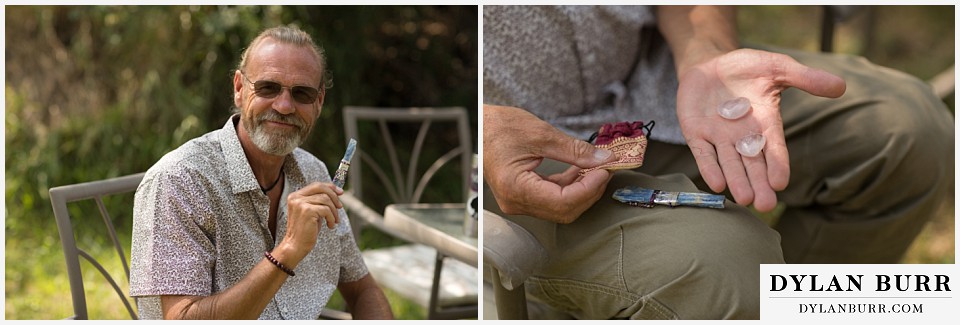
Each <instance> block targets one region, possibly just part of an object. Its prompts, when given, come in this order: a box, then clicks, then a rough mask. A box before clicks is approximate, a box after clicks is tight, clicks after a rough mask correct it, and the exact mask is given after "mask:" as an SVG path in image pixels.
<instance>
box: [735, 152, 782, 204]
mask: <svg viewBox="0 0 960 325" xmlns="http://www.w3.org/2000/svg"><path fill="white" fill-rule="evenodd" d="M743 165H744V168H746V170H747V177H749V181H750V185H751V188H752V190H753V207H754V209H757V211H761V212H766V211H770V210H773V208H774V207H776V206H777V194H776V193H774V191H773V189H772V188H770V182H769V181H768V180H767V166H766V165H767V163H766V161H764V158H763V157H760V156H757V157H743ZM738 202H739V201H738Z"/></svg>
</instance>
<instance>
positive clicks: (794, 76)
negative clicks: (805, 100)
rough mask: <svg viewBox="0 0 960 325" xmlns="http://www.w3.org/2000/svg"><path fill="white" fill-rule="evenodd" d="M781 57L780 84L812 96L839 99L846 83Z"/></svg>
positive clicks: (826, 73) (833, 76) (828, 74)
mask: <svg viewBox="0 0 960 325" xmlns="http://www.w3.org/2000/svg"><path fill="white" fill-rule="evenodd" d="M783 57H784V58H782V61H781V64H782V71H783V76H782V78H783V79H782V80H780V82H781V83H782V84H784V85H787V86H791V87H796V88H798V89H800V90H803V91H806V92H808V93H810V94H812V95H816V96H820V97H829V98H837V97H840V96H842V95H843V93H844V92H845V91H846V89H847V83H846V82H845V81H843V79H842V78H840V77H838V76H836V75H833V74H831V73H829V72H826V71H823V70H820V69H815V68H811V67H808V66H805V65H803V64H800V63H799V62H797V61H796V60H794V59H793V58H790V57H788V56H786V55H783Z"/></svg>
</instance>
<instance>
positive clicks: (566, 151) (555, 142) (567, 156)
mask: <svg viewBox="0 0 960 325" xmlns="http://www.w3.org/2000/svg"><path fill="white" fill-rule="evenodd" d="M547 127H549V129H548V131H545V132H544V133H545V134H543V135H542V136H543V137H542V140H544V142H545V143H543V144H541V146H540V147H539V148H540V150H541V152H540V155H541V156H543V157H545V158H550V159H554V160H557V161H561V162H565V163H568V164H571V165H574V166H577V167H580V168H590V167H596V166H599V165H602V164H604V163H606V162H613V161H616V160H617V157H616V156H614V154H613V151H610V150H606V149H599V148H597V147H595V146H593V145H592V144H590V143H588V142H586V141H583V140H578V139H576V138H574V137H571V136H569V135H567V134H565V133H563V132H561V131H560V130H557V129H555V128H553V127H552V126H549V125H547Z"/></svg>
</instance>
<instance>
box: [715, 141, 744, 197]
mask: <svg viewBox="0 0 960 325" xmlns="http://www.w3.org/2000/svg"><path fill="white" fill-rule="evenodd" d="M717 157H718V161H719V163H720V169H721V170H723V176H724V178H725V179H726V181H727V186H728V187H729V188H730V194H732V195H733V198H734V200H735V201H737V203H738V204H741V205H750V203H753V188H752V187H751V186H750V179H749V178H747V174H746V172H745V169H744V166H743V157H742V156H740V153H739V152H737V149H735V148H734V147H733V145H732V144H727V145H720V146H718V147H717Z"/></svg>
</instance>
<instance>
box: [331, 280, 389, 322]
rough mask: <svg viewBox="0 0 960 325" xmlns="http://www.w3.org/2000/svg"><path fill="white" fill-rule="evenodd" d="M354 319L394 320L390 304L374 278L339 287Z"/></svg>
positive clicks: (343, 284)
mask: <svg viewBox="0 0 960 325" xmlns="http://www.w3.org/2000/svg"><path fill="white" fill-rule="evenodd" d="M338 288H339V289H340V293H341V294H343V300H344V301H346V303H347V307H348V308H349V310H350V312H351V313H352V314H353V319H393V311H391V310H390V302H389V301H387V296H385V295H384V294H383V290H381V289H380V287H379V286H377V282H376V281H375V280H374V279H373V277H372V276H370V275H369V274H367V275H366V276H364V277H363V278H361V279H360V280H357V281H354V282H348V283H342V284H340V286H339V287H338Z"/></svg>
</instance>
